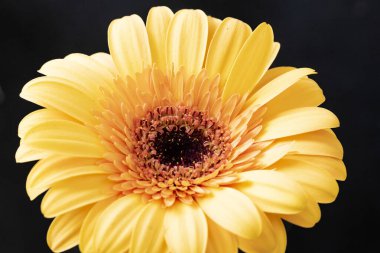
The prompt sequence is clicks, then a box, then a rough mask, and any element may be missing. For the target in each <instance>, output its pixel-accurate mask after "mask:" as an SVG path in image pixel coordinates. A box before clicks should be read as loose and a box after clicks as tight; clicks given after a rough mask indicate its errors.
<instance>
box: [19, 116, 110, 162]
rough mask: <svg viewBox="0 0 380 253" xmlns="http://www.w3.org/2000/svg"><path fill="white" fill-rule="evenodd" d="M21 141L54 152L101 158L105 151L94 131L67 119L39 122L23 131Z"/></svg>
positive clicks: (32, 146)
mask: <svg viewBox="0 0 380 253" xmlns="http://www.w3.org/2000/svg"><path fill="white" fill-rule="evenodd" d="M23 142H25V143H26V144H27V145H28V146H30V147H31V148H35V149H39V150H45V151H47V152H49V153H54V154H56V153H57V154H63V155H72V156H77V157H94V158H101V157H103V155H104V153H105V148H104V147H103V145H102V144H101V140H100V138H99V136H98V135H97V134H96V133H95V132H93V131H92V130H91V129H90V128H88V127H85V126H83V125H81V124H79V123H76V122H73V121H69V120H51V121H42V122H39V123H38V124H37V125H35V126H33V127H31V128H30V129H29V130H28V132H26V133H25V136H24V138H23Z"/></svg>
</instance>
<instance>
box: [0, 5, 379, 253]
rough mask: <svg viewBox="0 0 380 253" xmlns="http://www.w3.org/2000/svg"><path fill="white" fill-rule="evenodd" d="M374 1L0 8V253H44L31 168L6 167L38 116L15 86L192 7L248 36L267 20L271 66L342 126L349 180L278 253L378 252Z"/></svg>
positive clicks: (42, 226) (376, 29) (292, 233)
mask: <svg viewBox="0 0 380 253" xmlns="http://www.w3.org/2000/svg"><path fill="white" fill-rule="evenodd" d="M379 2H380V1H378V0H355V1H354V0H352V1H350V0H340V1H338V0H335V1H332V0H330V1H329V0H319V1H317V0H304V1H301V0H297V1H294V0H292V1H270V0H269V1H268V0H255V1H238V0H228V1H227V0H226V1H195V0H193V1H138V0H129V1H127V0H120V1H100V0H50V1H48V0H45V1H38V0H33V1H30V0H26V1H17V0H0V49H1V51H0V73H1V74H0V86H1V87H2V90H3V94H2V95H1V96H0V97H1V98H0V100H1V103H0V133H1V135H0V168H1V169H0V186H1V189H0V194H1V195H0V197H1V199H0V221H1V230H0V252H1V253H3V252H4V253H8V252H9V253H13V252H16V253H17V252H42V253H43V252H49V249H48V247H47V245H46V242H45V234H46V231H47V228H48V225H49V223H50V220H47V219H45V218H43V216H42V214H41V213H40V210H39V205H40V201H41V198H38V199H37V200H36V201H34V202H30V201H29V199H28V197H27V195H26V191H25V180H26V176H27V174H28V171H29V170H30V168H31V167H32V165H33V164H32V163H28V164H16V163H15V161H14V153H15V150H16V148H17V145H18V141H19V140H18V137H17V125H18V122H19V121H20V120H21V118H22V117H23V116H24V115H26V114H27V113H29V112H31V111H33V110H35V109H36V108H37V107H36V106H35V105H33V104H31V103H28V102H26V101H23V100H22V99H20V98H19V96H18V94H19V92H20V91H21V88H22V86H23V85H24V84H25V83H26V82H27V81H29V80H30V79H32V78H34V77H36V76H38V74H37V72H36V71H37V70H38V69H39V67H40V66H42V64H43V63H44V62H46V61H48V60H50V59H53V58H61V57H64V56H65V55H67V54H69V53H73V52H81V53H85V54H92V53H95V52H98V51H108V49H107V38H106V34H107V33H106V32H107V26H108V24H109V22H110V21H111V20H113V19H115V18H119V17H122V16H124V15H130V14H133V13H137V14H139V15H140V16H142V17H143V18H144V19H145V17H146V15H147V12H148V10H149V8H150V7H152V6H157V5H167V6H169V7H170V8H172V9H173V11H176V10H178V9H181V8H201V9H203V10H204V11H205V12H206V13H207V14H210V15H213V16H216V17H218V18H224V17H227V16H232V17H235V18H238V19H241V20H243V21H245V22H247V23H248V24H250V25H251V26H252V27H255V26H256V25H258V24H259V23H260V22H262V21H267V22H269V23H270V24H271V25H272V26H273V28H274V31H275V38H276V40H277V41H279V42H280V43H281V45H282V47H281V50H280V54H279V55H278V57H277V60H276V61H275V63H274V65H275V66H279V65H292V66H297V67H303V66H308V67H312V68H314V69H316V70H317V71H318V72H319V74H318V75H317V76H313V78H314V79H316V80H317V81H318V83H319V84H320V86H321V87H322V89H323V90H324V93H325V95H326V98H327V101H326V102H325V104H324V105H323V106H324V107H326V108H328V109H330V110H332V111H333V112H335V113H336V114H337V115H338V117H339V118H340V120H341V128H339V129H338V130H337V131H336V132H337V135H338V137H339V138H340V140H341V141H342V143H343V146H344V148H345V158H344V161H345V163H346V165H347V170H348V179H347V181H346V182H344V183H340V186H341V188H340V189H341V190H340V194H339V196H338V199H337V201H336V202H334V203H333V204H330V205H323V206H322V220H321V222H319V223H318V224H317V225H316V226H315V227H314V228H312V229H303V228H298V227H295V226H291V227H289V230H288V248H287V252H290V253H292V252H325V253H329V252H379V251H377V250H376V246H377V245H378V240H379V239H378V236H379V232H378V231H379V230H378V227H379V225H380V222H379V218H378V216H379V214H380V204H379V200H380V199H379V193H380V192H379V191H378V188H379V187H380V186H379V184H380V178H378V177H379V176H380V173H379V170H380V168H379V167H378V165H379V164H380V161H379V155H380V153H379V152H380V147H379V129H380V119H379V117H378V113H379V112H378V110H377V107H378V100H379V91H380V89H379V86H380V82H379V78H378V76H379V67H380V64H379V63H380V62H379V56H380V54H379V46H378V44H379V39H380V36H379V35H380V34H379V33H380V29H379V25H380V22H379V21H380V18H379V11H380V9H379V4H378V3H379ZM371 227H372V228H374V229H375V232H374V233H373V232H371V231H370V230H369V228H371ZM70 252H78V251H77V249H74V250H71V251H70Z"/></svg>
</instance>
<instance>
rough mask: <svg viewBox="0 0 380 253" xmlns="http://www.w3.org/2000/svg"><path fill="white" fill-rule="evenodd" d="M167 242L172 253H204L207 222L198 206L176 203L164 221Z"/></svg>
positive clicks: (168, 210)
mask: <svg viewBox="0 0 380 253" xmlns="http://www.w3.org/2000/svg"><path fill="white" fill-rule="evenodd" d="M164 230H165V240H166V243H167V245H168V248H169V250H170V252H172V253H198V252H199V253H204V252H205V251H206V244H207V233H208V232H207V220H206V217H205V215H204V213H203V212H202V210H201V209H200V208H199V206H198V205H196V204H195V203H193V204H192V205H187V204H183V203H182V202H177V203H175V204H174V205H173V206H172V207H170V208H168V209H167V211H166V214H165V220H164Z"/></svg>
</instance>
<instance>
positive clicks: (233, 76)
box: [223, 23, 273, 101]
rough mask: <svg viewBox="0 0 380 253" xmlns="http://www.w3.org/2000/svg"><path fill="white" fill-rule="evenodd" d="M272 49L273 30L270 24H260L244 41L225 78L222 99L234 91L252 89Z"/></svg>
mask: <svg viewBox="0 0 380 253" xmlns="http://www.w3.org/2000/svg"><path fill="white" fill-rule="evenodd" d="M272 49H273V31H272V28H271V26H270V25H268V24H266V23H262V24H260V25H259V26H258V27H257V28H256V29H255V30H254V31H253V33H252V34H251V35H250V36H249V38H248V39H247V41H246V42H245V44H244V46H243V48H242V49H241V50H240V52H239V55H238V57H237V58H236V61H235V63H234V65H233V67H232V69H231V73H230V75H229V76H228V78H227V82H226V85H225V86H224V90H223V100H224V101H227V99H228V98H229V97H230V96H232V95H233V94H235V93H238V94H241V95H243V94H245V93H249V92H250V91H252V89H253V88H254V87H255V85H256V84H257V82H258V81H259V80H260V78H261V77H262V75H263V74H264V73H265V71H266V70H267V67H268V64H267V63H268V61H269V60H270V57H271V54H272Z"/></svg>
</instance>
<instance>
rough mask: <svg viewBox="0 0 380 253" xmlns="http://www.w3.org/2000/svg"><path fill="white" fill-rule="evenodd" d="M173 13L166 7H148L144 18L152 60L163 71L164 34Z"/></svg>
mask: <svg viewBox="0 0 380 253" xmlns="http://www.w3.org/2000/svg"><path fill="white" fill-rule="evenodd" d="M173 15H174V14H173V12H172V11H171V10H170V9H169V8H168V7H165V6H159V7H153V8H151V9H150V11H149V13H148V17H147V20H146V29H147V31H148V37H149V44H150V50H151V52H152V62H153V63H155V64H156V65H157V67H158V68H159V69H161V70H162V71H163V72H165V71H166V70H167V63H166V52H165V43H166V34H167V30H168V27H169V24H170V21H171V19H172V18H173Z"/></svg>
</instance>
